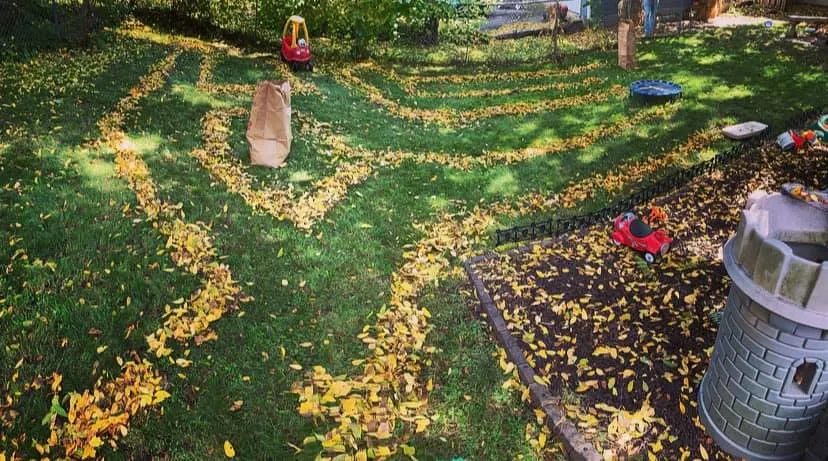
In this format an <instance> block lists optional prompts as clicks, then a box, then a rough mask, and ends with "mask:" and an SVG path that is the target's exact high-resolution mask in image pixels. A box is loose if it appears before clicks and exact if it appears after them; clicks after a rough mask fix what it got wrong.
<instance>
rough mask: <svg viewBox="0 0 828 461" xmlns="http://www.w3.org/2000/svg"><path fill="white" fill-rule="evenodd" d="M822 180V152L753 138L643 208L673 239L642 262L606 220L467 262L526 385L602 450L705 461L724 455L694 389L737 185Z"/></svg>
mask: <svg viewBox="0 0 828 461" xmlns="http://www.w3.org/2000/svg"><path fill="white" fill-rule="evenodd" d="M826 176H828V150H825V149H824V148H817V149H812V150H811V151H809V152H806V153H799V154H781V153H780V152H779V150H778V148H777V147H776V146H775V145H774V144H772V143H767V144H765V145H763V146H762V147H760V148H757V149H756V150H755V151H754V152H750V153H747V154H745V156H744V157H742V158H740V159H737V160H735V161H734V162H733V163H731V164H730V165H728V166H726V167H724V169H723V170H718V171H714V172H713V173H710V174H707V175H704V176H702V177H699V178H697V179H695V180H693V181H691V182H690V183H689V184H687V185H686V186H684V187H682V188H681V189H678V190H676V191H674V192H672V193H670V194H667V195H666V196H663V197H660V198H658V199H656V200H654V201H653V202H652V203H651V204H649V205H648V206H650V205H658V206H661V207H662V208H663V209H664V210H665V211H666V212H667V215H668V220H667V222H666V223H664V224H662V225H660V226H659V227H664V228H665V229H667V230H668V232H669V233H670V234H671V235H672V236H673V237H675V238H676V239H677V240H678V241H680V242H681V245H680V246H679V248H677V249H674V250H673V251H672V252H671V253H669V254H668V255H667V256H666V257H664V258H662V259H660V260H657V261H656V263H655V264H653V265H651V266H648V265H647V264H645V263H644V261H643V259H642V258H641V257H640V256H639V255H637V254H636V253H634V252H633V251H632V250H630V249H629V248H626V247H617V246H614V245H613V244H612V243H611V241H610V238H609V233H610V229H611V226H612V224H611V223H606V224H601V225H597V226H593V227H589V228H586V229H583V230H581V231H579V232H576V233H572V234H569V235H565V236H562V237H559V238H556V239H553V240H550V241H546V242H544V244H543V245H540V244H536V245H533V246H531V247H530V248H529V249H527V250H525V251H521V252H513V253H512V254H508V255H497V256H494V257H489V258H485V259H483V260H478V261H477V263H476V264H474V265H473V267H472V269H473V272H474V273H475V275H476V276H478V277H479V278H480V279H482V281H483V284H484V286H485V290H486V291H487V294H488V295H489V296H490V297H491V299H492V301H493V303H494V305H495V306H496V307H497V311H498V312H499V313H500V314H501V315H502V317H503V319H504V320H505V321H506V324H507V325H508V329H509V332H510V333H511V335H512V337H513V338H514V339H515V340H516V342H517V343H518V344H519V345H520V347H521V348H522V350H523V353H524V356H525V358H526V360H527V361H528V363H529V365H530V366H531V367H532V368H533V370H534V372H535V377H534V381H535V382H538V383H542V384H544V385H545V386H547V388H548V390H549V392H550V393H551V394H552V395H553V396H556V397H557V399H559V401H560V402H559V403H560V406H561V407H562V408H564V409H565V413H566V414H567V416H568V417H569V418H570V419H571V420H572V421H573V422H575V423H576V424H577V426H578V428H579V430H580V431H581V433H582V434H583V435H584V436H585V437H586V438H587V439H588V440H590V441H591V442H592V443H593V444H594V445H595V446H596V448H597V450H598V452H599V453H603V454H604V457H605V458H606V459H616V458H620V459H626V458H630V457H643V459H648V457H649V459H671V460H689V459H696V458H699V459H708V458H709V459H715V458H716V457H719V456H722V455H724V454H723V453H720V452H719V450H718V449H717V447H716V446H715V445H714V444H713V442H712V440H711V439H710V438H709V437H707V436H706V434H705V432H704V429H703V427H702V426H701V424H700V422H699V419H698V413H697V404H696V392H697V388H698V384H699V382H700V380H701V378H702V376H703V374H704V372H705V370H706V369H707V364H708V360H709V356H710V353H711V350H712V347H713V344H714V342H715V338H716V331H717V323H716V314H717V313H718V312H719V311H720V310H721V309H722V308H723V307H724V304H725V299H726V296H727V291H728V289H729V286H730V281H729V279H728V277H727V273H726V271H725V269H724V266H723V264H722V261H721V248H722V245H723V244H724V243H725V241H726V240H727V239H728V238H729V236H731V235H732V234H733V233H734V232H735V231H736V226H737V224H738V222H739V219H740V209H741V208H742V206H744V203H745V200H746V198H747V196H748V194H749V193H750V192H751V191H753V190H756V189H764V190H768V191H776V190H778V189H779V186H780V185H781V184H782V183H785V182H791V181H793V182H801V183H804V184H807V185H809V186H822V187H825V184H824V181H825V180H826ZM647 209H648V208H643V209H641V210H636V211H638V212H640V213H646V211H647ZM527 384H528V383H527ZM636 459H639V458H636Z"/></svg>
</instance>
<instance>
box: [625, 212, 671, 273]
mask: <svg viewBox="0 0 828 461" xmlns="http://www.w3.org/2000/svg"><path fill="white" fill-rule="evenodd" d="M612 242H613V243H615V244H616V245H624V246H628V247H630V248H632V249H633V250H636V251H640V252H642V253H644V260H645V261H647V262H648V263H653V262H655V257H656V255H662V256H663V255H665V254H667V252H668V251H670V245H671V244H672V243H673V239H671V238H670V237H669V236H668V235H667V232H665V231H664V229H657V230H654V229H653V228H652V227H650V226H649V224H647V223H645V222H644V221H642V220H640V219H638V217H637V216H636V215H635V213H631V212H627V213H624V214H622V215H620V216H618V217H617V218H615V225H614V226H613V232H612Z"/></svg>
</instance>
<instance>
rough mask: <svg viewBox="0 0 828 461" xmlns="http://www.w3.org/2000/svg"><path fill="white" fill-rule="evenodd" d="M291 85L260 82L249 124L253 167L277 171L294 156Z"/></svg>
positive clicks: (280, 82) (277, 81)
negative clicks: (288, 158)
mask: <svg viewBox="0 0 828 461" xmlns="http://www.w3.org/2000/svg"><path fill="white" fill-rule="evenodd" d="M292 139H293V136H292V135H291V132H290V83H288V82H287V81H280V80H266V81H262V82H259V84H258V85H257V86H256V93H255V94H254V95H253V108H252V109H251V110H250V121H249V122H248V123H247V142H249V143H250V163H252V164H253V165H265V166H269V167H273V168H276V167H278V166H280V165H281V164H282V163H284V162H285V159H286V158H287V156H288V154H289V153H290V142H291V140H292Z"/></svg>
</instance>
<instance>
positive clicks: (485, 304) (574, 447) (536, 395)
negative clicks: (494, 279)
mask: <svg viewBox="0 0 828 461" xmlns="http://www.w3.org/2000/svg"><path fill="white" fill-rule="evenodd" d="M551 242H552V241H551V240H547V241H544V242H541V245H543V246H547V245H549V244H551ZM530 249H531V247H530V246H522V247H520V248H517V249H513V250H509V251H508V252H507V254H509V255H517V254H519V253H522V252H526V251H529V250H530ZM497 257H498V255H497V254H496V253H491V252H489V253H486V254H483V255H480V256H476V257H474V258H472V259H470V260H467V261H465V262H464V263H463V268H464V269H465V270H466V274H467V275H468V277H469V281H470V282H471V284H472V286H473V287H474V291H475V293H476V294H477V298H478V300H480V306H479V307H478V309H477V312H478V314H480V315H481V316H485V318H486V321H487V322H488V323H489V325H491V327H492V330H493V331H494V335H495V338H497V341H498V342H499V343H500V345H501V346H503V348H504V349H505V350H506V356H507V357H508V358H509V360H510V361H511V362H512V363H514V364H515V368H517V371H518V375H519V376H520V381H521V382H522V383H523V385H524V386H526V387H527V388H528V389H529V396H530V397H531V399H532V404H533V405H535V407H537V408H539V409H541V410H542V411H543V413H544V415H545V416H544V419H545V421H544V422H545V423H546V425H547V426H549V428H550V429H552V432H553V433H554V434H555V436H556V437H557V438H558V440H559V441H560V442H561V443H562V444H563V446H564V449H565V450H566V454H567V458H568V459H570V460H572V461H603V459H604V458H603V456H601V454H600V453H598V451H597V450H596V449H595V446H594V445H593V444H592V443H590V442H589V441H587V440H586V439H585V438H584V436H583V434H581V432H580V431H578V428H577V426H576V425H575V424H574V423H573V422H572V421H571V420H569V419H567V418H566V410H565V409H564V408H563V407H561V406H560V404H559V403H558V401H557V400H556V399H554V398H553V397H552V394H551V393H550V392H549V389H547V388H546V386H543V385H541V384H539V383H537V382H536V381H535V370H533V369H532V367H531V366H530V365H529V362H527V361H526V358H525V357H524V356H523V351H522V350H521V348H520V345H519V344H518V342H517V341H516V340H515V338H514V337H512V334H511V333H510V332H509V328H508V326H507V325H506V320H505V319H504V318H503V315H502V314H501V313H500V311H499V310H498V309H497V306H495V304H494V301H492V297H491V296H489V293H488V291H486V287H485V286H484V285H483V280H482V279H481V278H480V277H479V276H478V275H477V272H475V270H474V266H475V265H477V264H478V263H481V262H484V261H487V260H490V259H495V258H497Z"/></svg>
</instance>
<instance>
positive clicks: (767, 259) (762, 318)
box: [699, 192, 828, 460]
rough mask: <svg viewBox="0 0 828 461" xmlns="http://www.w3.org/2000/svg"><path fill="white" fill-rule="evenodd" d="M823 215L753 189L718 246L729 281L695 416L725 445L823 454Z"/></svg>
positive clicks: (826, 308) (763, 454) (826, 220)
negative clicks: (733, 233) (731, 231)
mask: <svg viewBox="0 0 828 461" xmlns="http://www.w3.org/2000/svg"><path fill="white" fill-rule="evenodd" d="M827 243H828V213H825V212H823V211H821V210H818V209H816V208H814V207H811V206H809V205H808V204H806V203H804V202H801V201H798V200H795V199H792V198H790V197H786V196H784V195H781V194H772V195H767V194H765V193H763V192H756V193H754V194H751V196H750V198H749V199H748V203H747V207H746V209H745V210H742V220H741V222H740V223H739V228H738V231H737V233H736V236H735V237H733V238H731V239H730V240H729V241H728V242H727V244H725V247H724V263H725V267H726V269H727V272H728V274H729V275H730V277H731V279H733V286H732V288H731V290H730V294H729V296H728V300H727V306H726V307H725V310H724V315H723V316H722V321H721V324H720V326H719V333H718V336H717V338H716V345H715V348H714V352H713V356H712V358H711V361H710V367H709V369H708V370H707V373H706V374H705V376H704V379H703V380H702V383H701V385H700V386H699V413H700V415H701V420H702V422H703V423H704V426H705V428H706V429H707V432H708V433H709V434H710V435H711V436H712V437H713V439H714V440H715V441H716V443H717V444H718V445H719V446H720V447H721V448H722V449H723V450H724V451H726V452H728V453H730V454H731V455H733V456H736V457H743V458H747V459H750V460H799V459H806V460H828V425H826V424H823V423H822V421H823V420H825V422H826V423H828V416H826V414H828V412H826V411H824V410H825V408H826V405H828V262H826V260H828V246H826V244H827Z"/></svg>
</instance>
